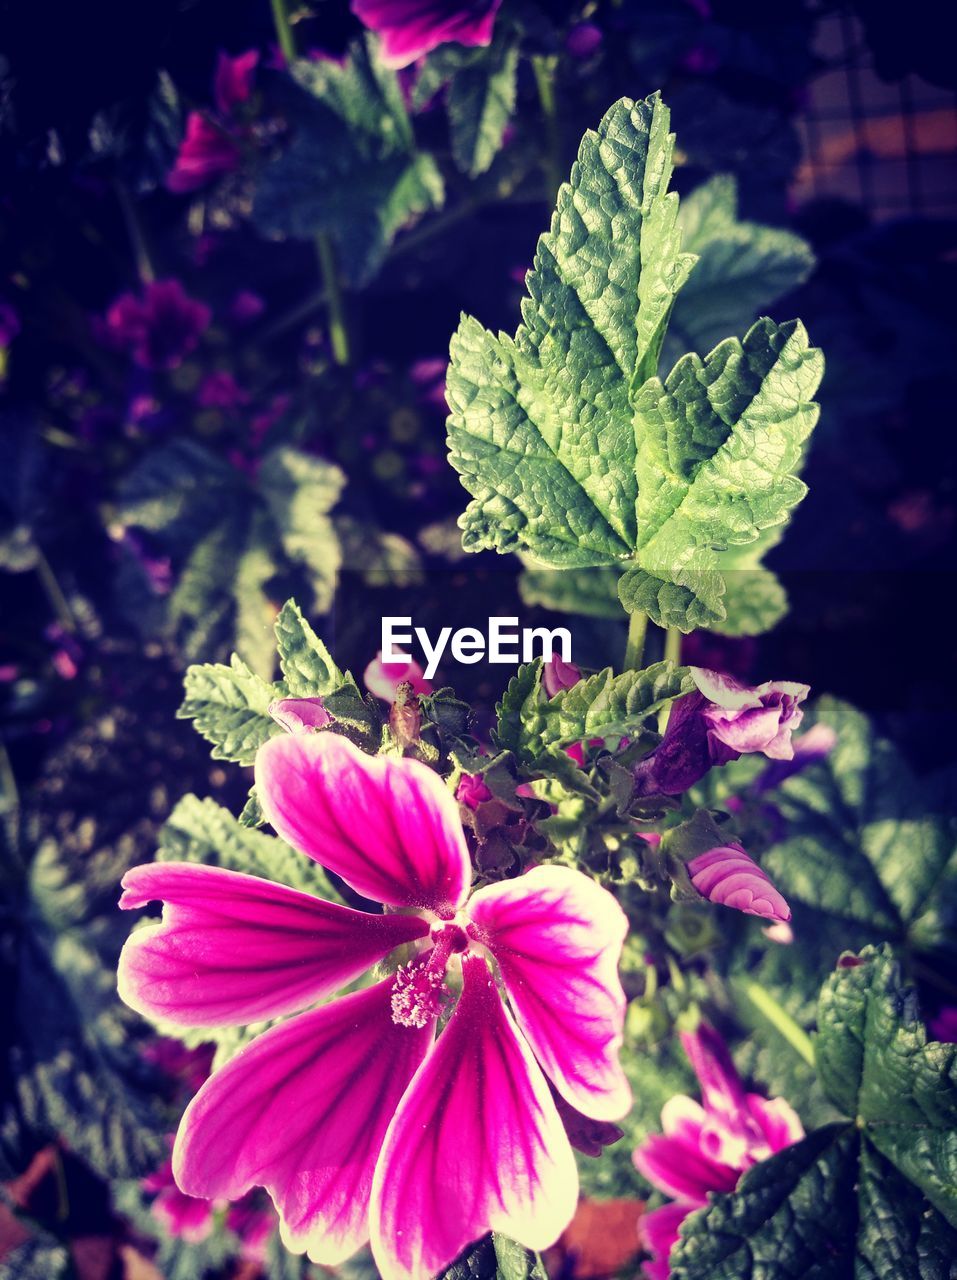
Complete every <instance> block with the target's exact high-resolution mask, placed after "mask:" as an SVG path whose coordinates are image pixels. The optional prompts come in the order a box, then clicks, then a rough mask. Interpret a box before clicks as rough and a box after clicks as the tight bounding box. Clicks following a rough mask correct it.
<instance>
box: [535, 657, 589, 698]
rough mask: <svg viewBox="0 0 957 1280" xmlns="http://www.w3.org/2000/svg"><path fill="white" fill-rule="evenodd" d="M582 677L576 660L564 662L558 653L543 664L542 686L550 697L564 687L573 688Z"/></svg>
mask: <svg viewBox="0 0 957 1280" xmlns="http://www.w3.org/2000/svg"><path fill="white" fill-rule="evenodd" d="M581 678H582V673H581V671H580V670H579V668H578V667H576V666H575V664H574V662H563V661H562V660H561V658H559V657H558V656H557V655H556V656H554V657H551V658H549V659H548V661H547V662H546V663H545V664H544V665H543V666H542V688H543V689H544V690H545V693H546V694H547V695H548V697H549V698H554V697H555V695H556V693H561V691H562V690H563V689H571V688H572V687H573V686H574V685H576V684H578V682H579V680H580V679H581Z"/></svg>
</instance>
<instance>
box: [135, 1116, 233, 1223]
mask: <svg viewBox="0 0 957 1280" xmlns="http://www.w3.org/2000/svg"><path fill="white" fill-rule="evenodd" d="M171 1141H172V1140H171ZM140 1186H141V1187H142V1188H143V1190H144V1191H145V1192H146V1193H147V1194H149V1195H155V1197H156V1198H155V1200H153V1202H152V1204H151V1205H150V1213H152V1215H153V1217H154V1218H156V1219H157V1220H158V1221H159V1222H161V1223H162V1224H163V1229H164V1231H165V1232H166V1234H167V1235H170V1236H173V1237H174V1239H177V1240H185V1241H186V1243H187V1244H200V1243H201V1242H202V1241H203V1240H206V1239H207V1238H208V1237H209V1235H210V1234H211V1233H212V1230H213V1225H214V1222H215V1218H214V1214H215V1211H216V1205H215V1204H213V1202H212V1201H211V1200H200V1199H197V1197H196V1196H187V1195H184V1194H183V1192H182V1191H180V1189H179V1187H178V1186H177V1185H176V1181H175V1179H174V1178H173V1162H172V1160H165V1161H164V1162H163V1164H161V1165H160V1167H159V1168H158V1169H157V1170H156V1172H155V1173H151V1174H149V1176H148V1177H146V1178H143V1180H142V1181H141V1182H140Z"/></svg>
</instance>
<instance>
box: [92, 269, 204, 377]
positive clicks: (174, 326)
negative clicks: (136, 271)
mask: <svg viewBox="0 0 957 1280" xmlns="http://www.w3.org/2000/svg"><path fill="white" fill-rule="evenodd" d="M211 319H212V312H211V311H210V309H209V307H207V306H206V304H205V303H203V302H197V301H196V300H195V299H194V298H190V297H189V296H188V295H187V293H186V290H185V289H184V288H183V286H182V285H181V284H180V282H179V281H178V280H155V281H151V282H150V283H149V284H147V285H145V286H144V288H143V293H142V295H141V296H139V297H137V295H136V294H134V293H124V294H122V296H121V297H119V298H117V299H116V301H115V302H114V303H113V304H112V306H111V307H110V309H109V310H108V311H107V313H106V319H105V322H104V324H103V326H102V329H101V334H102V336H103V337H104V339H105V340H106V341H107V342H108V343H109V344H110V345H112V346H114V347H115V348H116V349H117V350H120V351H128V352H129V353H130V355H131V356H132V357H133V360H134V361H135V362H136V364H138V365H139V366H140V367H141V368H143V369H175V368H176V366H177V365H179V364H182V362H183V359H184V357H185V356H187V355H189V353H190V352H191V351H194V350H195V349H196V347H197V346H198V344H199V340H200V338H201V337H202V335H203V333H205V331H206V330H207V329H208V328H209V322H210V320H211Z"/></svg>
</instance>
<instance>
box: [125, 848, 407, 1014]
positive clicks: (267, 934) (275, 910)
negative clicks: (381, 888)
mask: <svg viewBox="0 0 957 1280" xmlns="http://www.w3.org/2000/svg"><path fill="white" fill-rule="evenodd" d="M123 890H124V892H123V896H122V898H121V899H120V906H121V907H123V908H125V909H127V910H130V909H133V908H136V907H143V906H145V905H146V904H147V903H148V902H152V901H154V900H158V901H162V902H163V903H165V906H164V908H163V919H162V923H160V924H152V925H147V926H146V927H145V928H143V929H138V930H136V931H135V932H134V933H133V934H132V935H131V936H130V938H129V939H128V941H127V943H126V945H125V946H124V948H123V952H122V954H121V956H120V963H119V973H118V979H117V985H118V989H119V993H120V996H121V998H122V999H123V1000H124V1001H125V1002H126V1003H127V1004H128V1005H129V1006H130V1007H131V1008H132V1009H135V1010H136V1011H137V1012H138V1013H142V1014H145V1015H147V1016H148V1017H158V1018H162V1019H164V1020H166V1021H168V1022H174V1023H178V1024H179V1025H180V1026H187V1027H212V1026H222V1025H228V1024H240V1025H241V1024H244V1023H249V1022H258V1021H259V1020H260V1019H261V1018H275V1017H278V1016H279V1015H280V1014H283V1013H291V1012H293V1011H295V1010H297V1009H302V1008H305V1006H306V1005H308V1004H312V1003H313V1002H314V1001H315V1000H318V999H319V998H320V997H322V996H324V995H328V994H329V992H330V991H335V990H337V989H338V988H339V987H343V986H345V985H346V984H347V983H349V982H351V981H352V980H353V979H354V978H357V977H358V976H359V975H360V974H361V973H364V972H365V971H366V970H367V969H369V968H371V967H372V965H374V964H375V963H377V962H378V961H379V960H382V959H384V958H385V956H387V955H388V954H389V952H390V951H392V950H394V948H395V947H398V946H400V945H401V944H402V943H404V942H411V941H413V940H414V939H416V938H421V937H423V936H424V935H425V934H426V933H428V929H429V926H428V924H427V923H426V922H425V921H424V920H422V919H421V918H420V917H418V916H404V915H376V916H374V915H367V914H366V913H365V912H363V911H353V910H352V909H351V908H349V907H340V906H336V905H335V904H334V903H331V902H324V901H323V900H322V899H321V898H314V897H312V895H311V894H308V893H300V892H299V891H298V890H296V889H288V888H287V887H286V886H285V885H282V884H274V883H273V882H272V881H270V880H261V879H259V877H258V876H248V875H242V874H241V873H240V872H238V871H226V870H224V869H223V868H221V867H204V866H200V865H197V864H194V863H188V862H156V863H153V864H151V865H149V866H144V867H134V868H133V870H132V871H128V872H127V873H126V875H125V876H124V877H123Z"/></svg>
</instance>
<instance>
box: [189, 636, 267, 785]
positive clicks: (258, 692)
mask: <svg viewBox="0 0 957 1280" xmlns="http://www.w3.org/2000/svg"><path fill="white" fill-rule="evenodd" d="M184 686H185V694H186V696H185V697H184V699H183V705H182V706H181V707H180V709H179V711H178V712H177V715H178V716H179V718H180V719H181V720H192V721H193V722H194V724H195V727H196V731H197V733H200V734H202V736H203V737H204V738H205V739H206V741H207V742H211V743H212V744H213V751H212V755H213V759H214V760H232V761H234V762H235V763H236V764H252V763H253V761H254V760H255V758H256V752H257V751H258V750H259V748H260V747H261V746H262V744H263V743H264V742H266V741H267V739H269V738H271V737H273V735H274V734H277V733H281V732H282V730H281V729H280V727H279V725H278V724H277V723H276V722H275V720H273V719H272V717H271V716H270V715H269V704H270V702H272V701H273V699H274V698H276V697H278V696H280V695H279V694H278V693H277V690H276V686H275V685H271V684H267V683H266V681H265V680H262V679H261V678H260V677H259V676H257V675H254V674H253V672H252V671H250V670H249V668H248V667H247V666H246V664H245V663H244V662H243V661H242V660H241V659H240V658H238V657H237V656H236V655H235V654H233V656H232V660H231V661H230V664H229V666H228V667H227V666H224V665H222V664H221V663H206V664H205V665H203V666H195V667H190V668H189V670H188V671H187V672H186V676H185V680H184Z"/></svg>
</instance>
